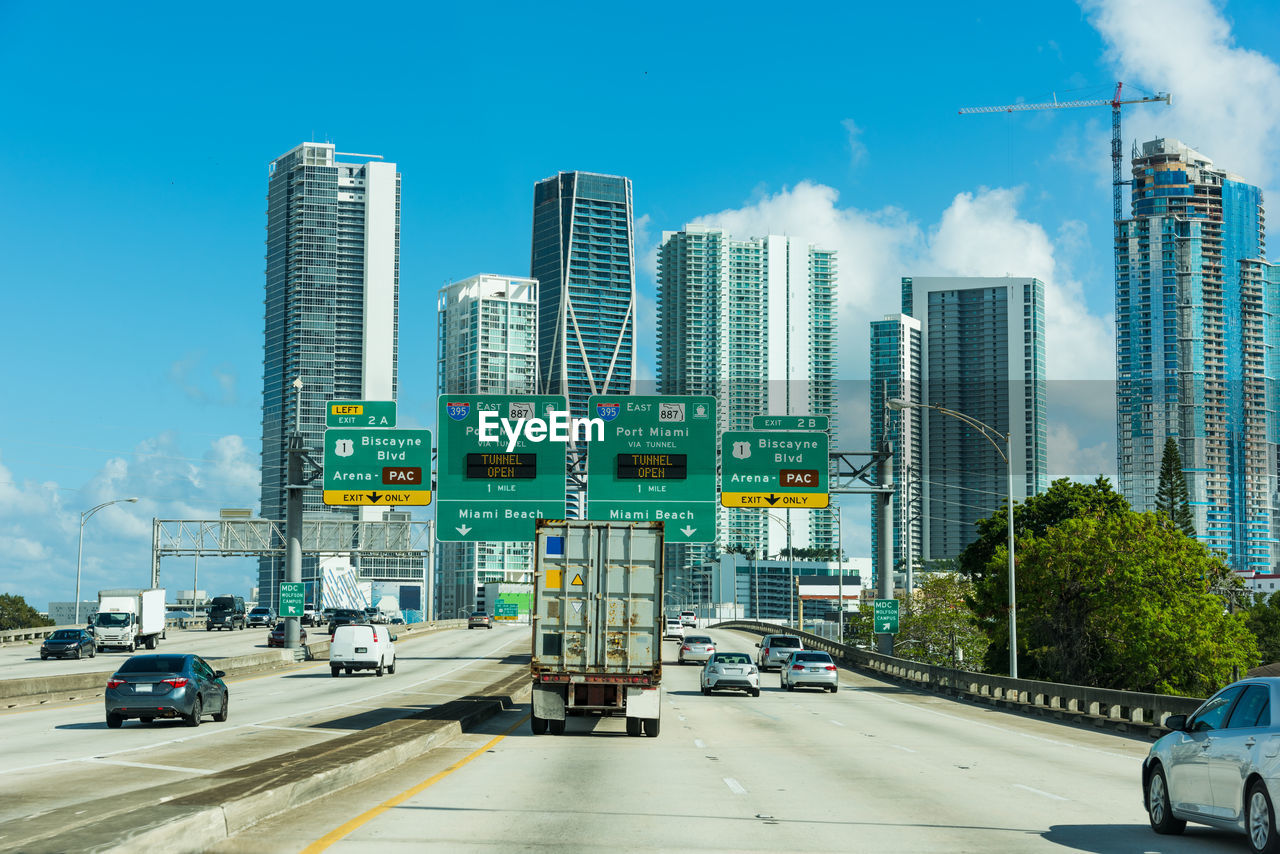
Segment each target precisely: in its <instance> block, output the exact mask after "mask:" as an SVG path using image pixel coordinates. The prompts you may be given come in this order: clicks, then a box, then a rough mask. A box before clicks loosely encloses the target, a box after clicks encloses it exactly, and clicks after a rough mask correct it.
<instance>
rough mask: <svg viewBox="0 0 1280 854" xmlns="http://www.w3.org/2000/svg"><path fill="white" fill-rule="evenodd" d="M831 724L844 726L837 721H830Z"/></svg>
mask: <svg viewBox="0 0 1280 854" xmlns="http://www.w3.org/2000/svg"><path fill="white" fill-rule="evenodd" d="M831 723H833V724H835V725H836V726H844V724H842V723H840V722H839V721H831Z"/></svg>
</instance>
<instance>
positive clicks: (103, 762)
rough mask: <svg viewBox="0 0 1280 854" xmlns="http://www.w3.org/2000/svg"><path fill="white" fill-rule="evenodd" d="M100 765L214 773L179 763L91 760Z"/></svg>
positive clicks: (182, 772) (180, 772) (187, 772)
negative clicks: (180, 765)
mask: <svg viewBox="0 0 1280 854" xmlns="http://www.w3.org/2000/svg"><path fill="white" fill-rule="evenodd" d="M88 761H90V762H96V763H98V764H100V765H123V766H125V767H127V768H150V769H152V770H154V771H177V772H178V773H179V774H212V773H213V772H212V771H206V770H204V769H203V768H182V767H179V766H177V765H153V764H152V763H150V762H127V761H125V760H123V759H99V758H97V757H96V756H95V757H94V758H92V759H90V760H88Z"/></svg>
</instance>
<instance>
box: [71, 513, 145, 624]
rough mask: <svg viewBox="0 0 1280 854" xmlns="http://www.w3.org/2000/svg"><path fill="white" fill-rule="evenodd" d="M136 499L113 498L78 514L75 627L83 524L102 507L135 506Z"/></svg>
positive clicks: (78, 608)
mask: <svg viewBox="0 0 1280 854" xmlns="http://www.w3.org/2000/svg"><path fill="white" fill-rule="evenodd" d="M137 502H138V499H136V498H113V499H111V500H110V501H104V502H102V503H101V504H99V505H98V506H97V507H90V508H89V509H88V510H86V511H84V512H83V513H81V514H80V544H79V545H77V546H76V625H80V560H81V558H82V557H83V556H84V523H85V522H88V521H89V518H90V517H91V516H93V514H94V513H97V512H98V511H99V510H101V509H102V508H103V507H110V506H111V505H112V504H136V503H137Z"/></svg>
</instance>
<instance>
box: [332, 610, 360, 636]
mask: <svg viewBox="0 0 1280 854" xmlns="http://www.w3.org/2000/svg"><path fill="white" fill-rule="evenodd" d="M364 621H365V618H364V611H357V610H355V609H354V608H339V609H338V610H336V611H334V612H333V616H332V617H331V618H330V619H329V634H333V630H334V629H336V628H338V626H345V625H347V624H348V623H363V622H364Z"/></svg>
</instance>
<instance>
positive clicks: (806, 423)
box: [751, 415, 831, 432]
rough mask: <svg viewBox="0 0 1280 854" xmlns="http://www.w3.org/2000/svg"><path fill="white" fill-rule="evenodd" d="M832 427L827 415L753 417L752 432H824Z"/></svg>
mask: <svg viewBox="0 0 1280 854" xmlns="http://www.w3.org/2000/svg"><path fill="white" fill-rule="evenodd" d="M830 426H831V419H830V418H829V417H828V416H826V415H752V416H751V429H752V430H822V431H824V432H825V431H826V430H827V428H828V427H830Z"/></svg>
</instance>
